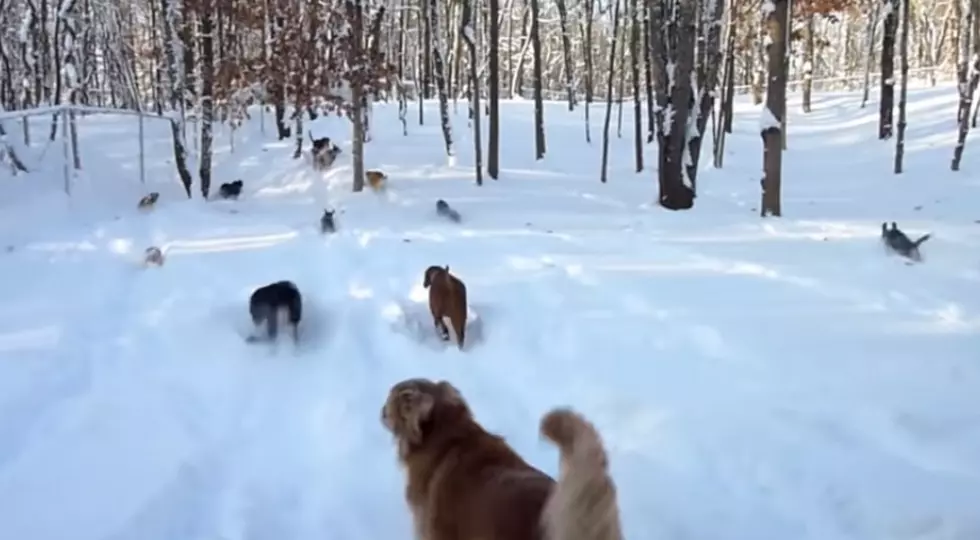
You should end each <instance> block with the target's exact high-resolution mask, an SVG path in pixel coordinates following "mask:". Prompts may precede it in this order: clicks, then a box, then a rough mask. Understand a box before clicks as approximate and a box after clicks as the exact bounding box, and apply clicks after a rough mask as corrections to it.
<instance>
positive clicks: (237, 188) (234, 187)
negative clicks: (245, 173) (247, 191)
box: [218, 180, 245, 199]
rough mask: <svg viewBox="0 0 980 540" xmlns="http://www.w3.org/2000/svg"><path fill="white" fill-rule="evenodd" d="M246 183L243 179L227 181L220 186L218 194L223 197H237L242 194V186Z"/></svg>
mask: <svg viewBox="0 0 980 540" xmlns="http://www.w3.org/2000/svg"><path fill="white" fill-rule="evenodd" d="M244 185H245V183H244V182H242V181H241V180H235V181H234V182H225V183H223V184H221V187H219V188H218V196H219V197H221V198H222V199H237V198H238V196H239V195H241V194H242V187H243V186H244Z"/></svg>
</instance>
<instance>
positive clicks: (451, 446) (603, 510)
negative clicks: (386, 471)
mask: <svg viewBox="0 0 980 540" xmlns="http://www.w3.org/2000/svg"><path fill="white" fill-rule="evenodd" d="M381 419H382V422H383V423H384V425H385V426H386V427H387V429H388V430H389V431H391V432H392V434H393V435H394V436H395V439H396V440H397V442H398V456H399V460H400V461H401V463H402V465H403V466H404V467H405V469H406V473H407V476H408V485H407V487H406V490H405V496H406V499H407V501H408V504H409V507H410V509H411V511H412V514H413V517H414V521H415V529H416V538H417V539H418V540H621V538H620V537H619V536H618V534H619V524H618V509H617V502H616V497H615V490H614V489H613V488H612V481H611V480H610V479H609V477H608V475H607V474H606V469H605V452H604V450H602V448H601V442H600V441H599V438H598V436H597V434H596V433H595V430H594V429H593V428H592V427H591V425H589V424H588V423H587V422H586V421H585V420H584V419H583V418H582V417H580V416H578V415H575V414H574V413H570V411H566V410H558V411H553V412H551V413H549V414H548V415H547V416H546V417H545V419H544V421H543V423H542V426H541V428H542V433H543V434H544V435H545V436H547V437H549V438H551V439H552V440H554V441H555V442H557V443H558V445H559V448H560V450H561V455H562V458H561V460H562V463H563V472H562V474H561V477H560V479H559V482H558V483H557V484H556V483H555V481H554V480H553V479H552V478H551V477H549V476H548V475H547V474H545V473H543V472H541V471H540V470H538V469H536V468H534V467H532V466H531V465H530V464H528V463H527V462H526V461H524V460H523V459H522V458H521V457H520V456H519V455H518V454H517V453H516V452H514V450H513V449H511V447H510V446H509V445H508V444H507V443H506V442H505V441H504V440H503V439H502V438H500V437H498V436H496V435H493V434H491V433H489V432H487V431H486V430H484V429H483V427H481V426H480V424H479V423H477V422H476V420H475V419H474V418H473V415H472V413H471V412H470V409H469V406H468V405H467V404H466V401H465V400H464V399H463V397H462V395H461V394H460V393H459V391H458V390H457V389H456V388H455V387H454V386H453V385H452V384H450V383H448V382H445V381H441V382H434V381H430V380H427V379H409V380H405V381H402V382H400V383H398V384H396V385H394V386H393V387H392V388H391V390H390V392H389V394H388V399H387V400H386V401H385V404H384V407H383V408H382V410H381ZM597 448H598V450H596V449H597ZM597 456H599V458H601V459H596V457H597ZM596 488H600V489H599V491H595V492H593V489H596ZM582 522H587V525H586V526H582ZM574 527H580V528H579V529H575V528H574Z"/></svg>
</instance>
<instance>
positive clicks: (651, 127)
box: [641, 2, 657, 143]
mask: <svg viewBox="0 0 980 540" xmlns="http://www.w3.org/2000/svg"><path fill="white" fill-rule="evenodd" d="M641 9H642V10H643V74H644V76H645V77H646V93H647V142H648V143H651V142H653V139H654V137H655V136H656V135H655V134H656V122H657V120H656V110H655V109H656V108H655V101H654V97H653V50H652V49H651V48H650V32H651V31H652V29H651V28H650V2H644V3H643V7H642V8H641Z"/></svg>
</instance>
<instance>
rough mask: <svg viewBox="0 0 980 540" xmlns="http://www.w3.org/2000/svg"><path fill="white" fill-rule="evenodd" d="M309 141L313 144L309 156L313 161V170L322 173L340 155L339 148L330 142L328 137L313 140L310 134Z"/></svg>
mask: <svg viewBox="0 0 980 540" xmlns="http://www.w3.org/2000/svg"><path fill="white" fill-rule="evenodd" d="M310 141H312V142H313V149H312V150H310V155H311V157H312V159H313V169H314V170H317V171H322V170H326V169H328V168H329V167H330V166H331V165H333V163H334V161H336V160H337V156H339V155H340V147H339V146H337V145H336V144H333V143H332V142H330V137H321V138H319V139H314V138H313V134H312V133H311V134H310Z"/></svg>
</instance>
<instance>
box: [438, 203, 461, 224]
mask: <svg viewBox="0 0 980 540" xmlns="http://www.w3.org/2000/svg"><path fill="white" fill-rule="evenodd" d="M436 214H439V216H441V217H444V218H446V219H448V220H449V221H452V222H453V223H459V220H460V219H462V218H461V216H460V215H459V212H457V211H456V210H454V209H453V207H451V206H449V203H447V202H446V201H444V200H442V199H439V200H438V201H436Z"/></svg>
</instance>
